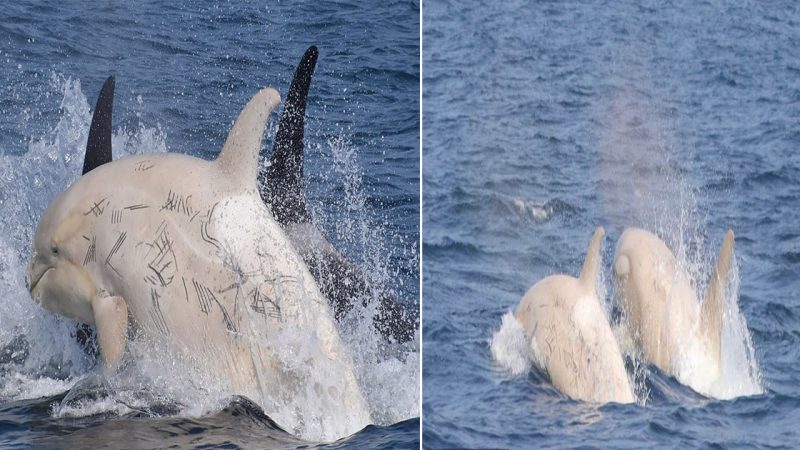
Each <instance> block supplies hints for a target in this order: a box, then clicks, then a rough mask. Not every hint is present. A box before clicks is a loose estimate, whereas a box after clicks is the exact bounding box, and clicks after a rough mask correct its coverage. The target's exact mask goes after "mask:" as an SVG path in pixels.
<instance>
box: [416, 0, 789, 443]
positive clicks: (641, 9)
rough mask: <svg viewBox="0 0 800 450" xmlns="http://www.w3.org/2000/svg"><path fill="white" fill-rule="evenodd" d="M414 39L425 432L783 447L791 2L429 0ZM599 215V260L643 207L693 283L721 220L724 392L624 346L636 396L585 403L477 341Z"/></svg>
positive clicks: (574, 268)
mask: <svg viewBox="0 0 800 450" xmlns="http://www.w3.org/2000/svg"><path fill="white" fill-rule="evenodd" d="M423 48H424V51H423V98H424V101H423V142H424V146H423V297H424V302H423V317H424V334H423V342H424V344H423V346H424V349H423V354H424V358H423V442H424V445H425V446H426V447H430V448H445V447H472V448H480V447H515V448H537V447H579V446H586V445H589V446H598V447H627V448H641V447H709V446H718V447H724V448H737V447H738V448H754V447H762V448H764V447H766V448H775V447H784V446H786V447H796V446H798V445H800V431H798V427H797V423H798V420H800V350H799V349H800V298H798V295H797V293H798V291H799V290H800V278H798V272H800V258H798V254H799V253H800V231H799V229H798V223H800V208H798V206H800V156H798V155H799V154H798V151H797V150H798V148H800V133H799V132H798V130H800V128H799V127H800V82H799V81H798V80H800V50H798V49H800V10H798V8H797V6H796V5H795V4H794V3H793V2H787V1H782V2H770V3H769V4H768V5H767V4H762V3H758V2H743V3H739V4H737V5H736V6H734V5H731V4H729V3H726V2H707V1H701V2H669V4H668V5H664V4H663V2H649V1H646V2H621V3H620V2H592V3H591V4H587V3H584V2H535V3H533V2H520V1H506V2H489V1H467V2H463V1H450V0H443V1H439V2H430V3H426V4H425V5H424V8H423ZM601 225H602V226H604V227H605V228H606V240H605V244H604V248H603V258H604V267H605V272H606V279H608V278H610V263H611V260H612V257H613V251H614V246H615V244H616V242H617V239H618V238H619V236H620V234H621V233H622V230H623V229H624V228H625V227H627V226H640V227H645V228H648V229H650V230H652V231H654V232H657V233H658V234H659V235H661V236H662V237H663V238H664V239H665V240H666V241H667V242H668V243H669V244H670V245H671V246H672V247H673V248H677V247H678V246H681V248H683V249H684V252H683V253H684V257H683V258H682V260H683V262H684V263H685V264H686V266H687V269H689V271H690V273H692V275H693V276H694V277H696V279H697V280H699V281H700V282H702V283H704V282H705V281H704V280H706V279H707V277H708V276H709V273H710V266H711V265H710V262H711V261H713V260H714V259H715V258H716V255H717V254H718V251H719V245H720V243H721V241H722V237H723V235H724V232H725V230H726V229H727V228H729V227H730V228H733V229H734V230H735V232H736V261H737V266H738V267H737V268H736V269H735V277H734V278H735V279H736V280H738V289H733V293H732V298H729V299H728V306H729V307H730V306H731V304H732V305H734V306H735V305H738V308H737V309H738V311H739V312H740V313H741V316H742V317H743V319H744V322H745V323H746V325H744V326H742V327H740V328H737V330H738V331H739V332H742V336H746V335H747V334H750V336H751V338H752V350H753V352H754V357H755V359H754V364H755V367H756V370H755V371H754V372H753V373H750V372H748V367H747V365H746V364H743V365H742V367H739V368H735V369H736V370H738V371H739V372H740V373H736V374H734V375H736V376H734V377H733V378H737V377H738V378H739V379H740V380H743V382H742V384H741V385H738V384H735V383H734V384H733V385H731V386H727V387H728V388H730V389H731V390H732V391H737V392H740V393H741V395H740V396H737V397H736V398H735V399H732V400H726V401H718V400H714V399H706V398H703V397H701V396H699V395H697V394H695V393H693V392H692V391H691V390H690V389H688V388H686V387H684V386H681V385H680V384H678V383H677V382H676V381H675V380H674V379H672V378H670V377H668V376H665V375H664V374H662V373H659V372H658V371H657V370H656V369H654V368H652V367H650V368H648V367H642V365H641V364H639V365H637V364H635V363H636V361H634V360H632V358H628V363H629V366H630V367H629V370H630V371H631V373H632V374H633V375H635V379H636V380H637V397H638V399H639V403H638V404H637V405H633V406H621V405H616V404H610V405H605V406H595V405H588V404H582V403H579V402H575V401H572V400H569V399H567V398H566V397H565V396H563V395H561V394H560V393H559V392H558V391H556V390H555V389H554V388H553V387H552V386H551V385H550V383H549V381H548V380H547V378H546V377H544V376H542V375H541V374H540V373H538V372H537V371H536V370H530V371H529V372H527V373H526V374H525V375H522V376H513V375H511V374H510V372H509V370H508V368H507V367H506V366H504V365H503V364H501V363H500V362H498V361H497V360H496V359H495V357H494V355H493V353H492V351H491V347H490V345H491V341H492V338H493V336H494V335H495V333H496V332H497V331H498V330H499V329H500V327H501V318H502V316H503V315H504V314H506V313H507V312H508V311H510V310H512V311H513V310H514V309H515V308H516V306H517V305H518V303H519V301H520V298H521V297H522V295H523V294H524V293H525V291H526V290H527V289H528V288H529V287H530V286H531V285H533V284H534V283H535V282H536V281H538V280H540V279H542V278H543V277H545V276H547V275H550V274H554V273H558V272H565V273H568V274H571V275H576V274H577V273H578V272H579V271H580V266H581V264H582V262H583V258H584V255H585V252H586V246H587V243H588V241H589V238H590V236H591V234H592V232H593V231H594V228H595V227H597V226H601ZM610 284H611V283H610V282H608V281H606V282H605V285H606V287H607V295H606V296H605V300H606V301H607V302H608V303H609V305H610V306H611V307H612V309H613V306H614V304H615V302H616V301H615V299H614V293H613V289H612V288H611V286H610ZM726 320H727V321H730V320H731V318H730V316H729V317H726ZM732 344H737V345H739V346H740V347H747V345H746V342H744V343H743V342H738V343H732V342H727V343H724V344H723V346H726V345H727V346H730V345H732ZM734 346H735V345H734ZM725 350H726V351H727V350H730V349H725ZM744 363H746V361H744ZM736 370H734V372H735V371H736ZM748 383H749V387H748ZM753 387H755V389H750V388H753ZM753 392H761V393H755V394H753Z"/></svg>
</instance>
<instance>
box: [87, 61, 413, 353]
mask: <svg viewBox="0 0 800 450" xmlns="http://www.w3.org/2000/svg"><path fill="white" fill-rule="evenodd" d="M317 56H318V50H317V48H316V47H315V46H311V47H309V48H308V50H306V52H305V54H304V55H303V58H302V59H301V61H300V63H299V64H298V66H297V70H296V71H295V74H294V78H293V79H292V83H291V85H290V87H289V92H288V94H287V96H286V104H285V106H284V109H283V114H282V116H281V120H280V123H279V125H278V131H277V134H276V137H275V143H274V145H273V151H272V155H271V157H270V163H269V165H268V167H267V169H266V174H265V175H266V176H265V177H264V178H265V179H264V182H263V183H262V185H261V198H262V199H263V200H264V202H265V203H267V204H268V205H269V206H270V210H271V211H272V213H273V214H274V216H275V218H276V219H277V220H278V222H279V223H280V224H281V225H282V226H283V228H284V230H285V231H286V232H287V234H288V235H289V238H290V239H291V240H292V242H293V243H294V245H295V248H296V249H298V251H300V254H301V256H302V257H303V260H304V261H305V262H306V263H307V264H308V267H309V269H310V270H311V273H312V275H313V276H314V279H315V280H316V281H317V284H318V285H319V287H320V289H321V290H322V293H323V294H324V295H325V297H326V298H327V299H328V301H329V302H330V304H331V306H332V307H333V309H334V316H335V317H336V319H337V320H340V319H341V318H342V317H343V316H344V315H345V314H346V313H347V312H348V311H350V310H351V309H352V307H353V305H354V302H356V301H361V302H362V303H363V304H366V302H368V301H369V300H370V299H373V298H377V299H379V301H380V303H379V305H378V311H377V314H376V315H375V317H373V319H372V320H373V325H374V326H375V328H376V329H377V330H378V331H379V332H380V334H381V335H382V336H383V337H384V338H386V339H387V340H389V341H395V342H406V341H409V340H411V339H413V338H414V335H415V332H416V329H417V320H416V317H415V315H414V314H412V313H410V312H409V311H407V310H406V308H405V306H404V305H403V304H402V303H400V302H399V301H398V300H397V299H396V298H395V297H394V296H393V295H391V294H390V293H389V292H387V291H386V290H384V289H382V288H380V286H379V285H378V284H377V283H376V282H375V281H374V280H370V279H369V277H368V276H367V275H366V274H365V273H364V272H363V271H361V270H360V269H359V268H358V266H356V265H355V264H354V263H352V262H351V261H349V260H348V259H347V258H346V257H344V256H343V255H342V254H341V253H340V252H339V251H338V250H337V249H336V248H335V247H334V246H333V245H332V244H331V243H330V242H329V241H328V240H327V239H326V238H325V236H324V234H323V233H322V231H321V230H320V229H319V227H317V226H316V225H315V224H314V223H313V222H312V220H311V214H310V212H309V211H308V208H307V206H306V198H305V181H304V176H303V161H304V141H303V140H304V129H305V110H306V103H307V100H308V92H309V88H310V85H311V77H312V75H313V73H314V68H315V67H316V61H317ZM113 92H114V78H113V77H109V79H108V80H106V83H105V84H104V85H103V88H102V90H101V92H100V95H99V96H98V99H97V106H96V108H95V113H94V116H93V118H92V127H91V129H90V133H89V141H88V144H87V147H86V156H85V159H84V171H83V173H84V174H85V173H87V172H88V171H90V170H92V169H94V168H95V167H98V166H100V165H102V164H104V163H107V162H110V161H111V158H112V156H111V109H112V103H113ZM88 333H90V331H88V328H87V327H85V326H84V327H82V332H81V333H80V335H81V336H86V335H87V334H88ZM81 339H82V340H85V337H82V338H81Z"/></svg>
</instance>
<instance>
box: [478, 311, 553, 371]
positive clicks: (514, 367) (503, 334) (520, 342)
mask: <svg viewBox="0 0 800 450" xmlns="http://www.w3.org/2000/svg"><path fill="white" fill-rule="evenodd" d="M502 320H503V322H502V324H501V325H500V329H499V330H497V331H496V332H495V333H494V335H493V336H492V341H491V344H490V346H491V349H492V356H494V359H495V361H497V363H498V364H500V366H501V367H503V368H504V369H506V370H507V371H508V372H509V373H511V375H513V376H520V375H525V374H527V373H528V371H529V370H530V368H531V353H532V350H531V349H530V348H529V346H528V338H527V336H526V335H525V329H524V328H523V327H522V324H521V323H519V321H518V320H517V318H516V317H515V316H514V313H513V312H511V311H508V312H506V313H505V314H503V319H502ZM534 342H535V341H532V343H534ZM537 365H538V366H539V367H542V366H543V365H542V364H541V363H540V364H537Z"/></svg>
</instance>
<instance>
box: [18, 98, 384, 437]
mask: <svg viewBox="0 0 800 450" xmlns="http://www.w3.org/2000/svg"><path fill="white" fill-rule="evenodd" d="M278 102H279V97H278V94H277V92H275V91H274V90H273V89H265V90H262V91H261V92H259V93H258V94H257V95H256V96H255V97H253V100H251V101H250V102H249V103H248V105H247V106H246V107H245V109H244V110H243V112H242V114H241V115H240V116H239V119H238V120H237V121H236V123H235V125H234V127H233V128H232V130H231V132H230V134H229V136H228V140H227V141H226V144H225V147H224V148H223V150H222V152H221V153H220V156H219V157H218V158H217V159H216V160H215V161H205V160H202V159H199V158H194V157H191V156H185V155H179V154H150V155H137V156H132V157H128V158H123V159H120V160H118V161H114V162H109V163H106V164H103V165H101V166H99V167H97V168H95V169H93V170H91V171H90V172H89V173H87V174H86V175H84V176H83V177H81V178H80V179H79V180H78V181H76V182H75V183H74V184H73V185H72V186H70V187H69V188H68V189H67V190H66V191H65V192H64V193H62V194H61V195H59V196H58V197H57V198H56V199H55V200H54V201H53V202H52V203H51V205H50V206H49V207H48V209H47V210H46V211H45V213H44V214H43V216H42V219H41V221H40V224H39V227H38V229H37V233H36V237H35V240H34V255H33V257H32V259H31V265H30V270H29V283H30V289H31V294H32V296H33V298H34V300H36V301H37V302H38V303H40V304H42V305H43V306H44V307H46V308H48V309H50V310H52V311H55V312H57V313H59V314H62V315H65V316H67V317H70V318H72V319H75V320H78V321H81V322H84V323H88V324H91V325H95V327H96V330H97V335H98V342H99V346H100V354H101V356H102V359H103V362H104V364H105V365H106V366H107V367H109V368H111V367H114V365H115V364H117V362H118V361H119V360H120V358H121V357H122V354H123V352H124V348H125V343H126V338H127V330H128V327H129V324H130V325H131V326H133V327H135V328H136V329H138V330H141V331H143V332H144V333H145V334H146V335H147V336H148V337H150V338H152V339H153V340H154V341H155V342H161V343H163V344H164V345H166V346H168V348H169V349H171V350H174V351H177V352H179V353H181V354H183V355H187V356H188V357H190V358H192V359H193V360H195V361H200V362H201V363H202V364H203V366H204V367H207V368H208V370H209V371H210V373H212V374H214V375H215V376H216V377H218V379H219V380H222V382H224V383H227V384H228V388H229V389H231V390H232V391H233V393H236V394H242V395H246V396H248V397H250V398H252V399H254V400H256V401H257V402H258V403H259V404H260V405H261V406H262V408H264V410H265V411H266V413H267V414H269V415H270V416H271V417H272V418H273V419H274V420H275V421H276V422H278V423H279V424H280V425H281V426H283V427H285V428H286V429H287V431H289V432H292V433H294V434H298V435H300V436H303V437H310V438H314V439H320V440H334V439H338V438H340V437H343V436H347V435H350V434H352V433H354V432H356V431H358V430H360V429H361V428H363V427H364V426H366V425H367V424H369V423H370V421H371V420H370V415H369V411H368V407H367V405H366V402H365V401H364V398H363V396H362V394H361V391H360V389H359V387H358V385H357V382H356V379H355V371H354V368H353V365H352V360H351V358H350V354H349V352H348V351H347V349H346V348H345V346H344V345H343V343H342V341H341V339H340V337H339V334H338V332H337V328H336V326H335V323H334V321H333V318H332V315H331V312H330V309H329V307H328V304H327V301H326V300H325V299H324V298H323V297H322V295H321V293H320V291H319V289H318V288H317V286H316V284H315V282H314V279H313V277H312V276H311V274H310V273H309V270H308V268H307V267H306V265H305V263H304V262H303V260H302V258H301V257H300V256H299V254H298V253H297V251H296V250H295V249H294V247H293V246H292V244H291V242H290V240H289V239H288V238H287V236H286V234H285V232H284V231H283V229H282V227H281V226H280V225H279V224H278V223H277V222H276V221H275V220H274V218H273V217H272V216H271V214H270V212H269V210H268V209H267V208H266V207H265V205H264V203H263V202H262V201H261V198H260V196H259V193H258V188H257V186H256V171H257V168H258V151H259V147H260V143H261V138H262V135H263V130H264V125H265V123H266V120H267V117H268V115H269V113H270V112H271V111H272V109H273V108H274V107H275V105H277V103H278ZM319 374H324V376H320V375H319ZM312 427H316V428H314V430H315V431H310V430H311V428H312Z"/></svg>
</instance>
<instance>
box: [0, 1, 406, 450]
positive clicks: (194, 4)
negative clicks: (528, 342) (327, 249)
mask: <svg viewBox="0 0 800 450" xmlns="http://www.w3.org/2000/svg"><path fill="white" fill-rule="evenodd" d="M419 17H420V16H419V2H418V1H390V2H383V3H380V4H374V3H370V2H360V1H319V2H288V3H287V2H263V1H237V2H227V1H189V2H159V1H136V2H111V1H101V2H90V1H66V2H65V1H52V0H41V1H20V2H11V3H6V4H4V5H3V8H2V11H1V12H0V79H2V80H3V83H2V84H0V213H2V216H0V217H2V218H1V219H0V446H2V447H4V448H7V447H11V448H13V447H27V446H30V445H34V446H44V447H73V448H74V447H95V446H100V445H102V446H108V447H111V448H114V447H117V448H119V447H127V448H133V447H140V448H152V447H169V446H173V447H180V448H186V447H197V446H226V447H228V448H231V447H279V448H295V447H305V448H307V447H309V446H310V447H314V446H315V445H318V444H317V443H314V442H307V441H302V440H299V439H297V438H296V437H293V436H291V435H289V434H288V433H286V432H284V431H283V430H281V429H280V428H279V427H278V426H277V425H276V424H275V423H273V422H272V421H271V419H270V418H269V417H268V416H267V415H266V414H265V412H264V411H263V410H261V408H260V407H259V406H257V405H255V404H254V403H252V402H250V401H249V400H247V399H245V398H240V397H232V398H231V400H230V401H229V402H228V403H226V404H214V403H213V402H210V403H209V404H203V402H202V400H203V399H202V396H201V398H199V400H198V402H199V403H200V404H199V406H195V407H194V409H192V405H184V404H180V402H176V401H175V400H174V399H172V398H170V396H169V392H167V393H166V394H165V393H164V392H160V391H159V389H158V388H157V387H154V392H142V393H140V392H136V393H131V394H130V395H127V394H124V393H122V394H115V393H113V392H112V391H113V389H108V386H104V385H103V384H102V383H99V384H98V383H88V384H87V382H86V379H87V377H89V378H91V377H93V376H94V375H95V374H96V373H97V372H98V371H99V368H98V367H97V366H96V361H95V360H94V359H93V358H91V357H89V356H87V355H85V354H84V353H83V352H82V350H81V349H80V348H79V346H78V345H77V343H76V342H75V340H74V337H72V336H71V335H70V333H73V334H74V324H73V323H70V322H69V321H67V320H65V319H61V318H59V317H57V316H55V315H54V314H52V313H49V312H46V311H44V310H43V309H42V308H40V307H39V306H37V305H35V304H34V303H33V302H32V301H31V299H30V295H29V294H28V293H27V290H26V289H25V286H24V273H25V264H26V261H27V259H28V257H29V254H30V242H31V236H32V233H33V231H34V230H35V227H36V223H37V221H38V217H39V215H40V214H41V213H42V211H43V210H44V208H45V207H46V206H47V204H48V203H49V202H50V201H51V200H52V198H53V197H54V196H55V195H56V194H58V193H59V192H61V191H63V190H64V189H65V188H66V187H67V186H68V185H69V184H70V183H71V182H72V181H74V180H75V179H76V178H77V177H78V176H79V174H80V168H81V165H82V161H83V149H84V147H85V145H86V138H87V134H88V128H89V120H90V118H91V110H92V109H93V108H94V102H95V99H96V96H97V94H98V92H99V90H100V86H101V85H102V83H103V81H104V80H105V79H106V77H108V76H109V75H111V74H113V75H115V76H116V94H115V103H114V121H113V128H114V137H113V142H114V153H115V158H118V157H121V156H124V155H128V154H134V153H145V152H150V151H170V152H181V153H188V154H191V155H194V156H198V157H201V158H205V159H211V158H213V157H215V156H216V154H217V153H218V152H219V149H220V148H221V147H222V144H223V142H224V140H225V138H226V137H227V133H228V130H229V129H230V126H231V124H232V123H233V120H234V119H235V117H236V115H237V114H238V113H239V111H240V110H241V108H242V107H243V106H244V105H245V103H246V102H247V101H248V100H249V99H250V97H251V96H252V95H253V94H254V93H255V92H257V90H258V89H260V88H262V87H264V86H273V87H275V88H276V89H278V91H279V92H280V93H281V95H282V96H284V97H285V95H286V92H287V90H288V87H289V83H290V81H291V78H292V76H293V74H294V70H295V67H296V66H297V63H298V62H299V60H300V57H301V56H302V55H303V52H304V51H305V50H306V49H307V48H308V47H309V46H310V45H316V46H317V47H318V48H319V60H318V62H317V68H316V72H315V74H314V77H313V81H312V84H311V90H310V95H309V104H308V109H307V122H306V148H307V150H306V165H305V174H306V188H307V198H308V202H309V206H310V208H311V210H312V213H313V215H314V219H315V222H316V223H318V224H319V226H320V228H321V229H322V230H324V232H325V234H326V236H327V237H328V238H329V240H331V241H332V242H333V244H334V245H335V246H336V247H337V248H338V249H340V251H342V253H344V254H345V255H346V256H347V257H348V258H350V259H351V260H352V261H354V262H355V263H356V264H358V265H359V266H360V267H362V268H363V269H364V270H365V271H366V272H367V273H368V274H369V275H370V277H371V278H372V279H375V280H378V281H379V282H380V283H381V284H382V285H383V286H384V287H385V288H387V289H388V290H390V291H392V292H393V293H394V294H395V295H396V297H397V298H398V299H399V300H400V301H401V302H402V303H404V304H405V305H406V307H407V308H408V309H409V310H410V311H415V310H418V308H419V306H418V305H419V301H418V298H419V262H418V260H419V258H418V253H419V238H420V237H419V76H420V65H419V20H420V19H419ZM280 112H281V107H279V108H278V110H277V111H276V112H275V113H273V115H272V117H271V120H270V124H269V127H268V130H267V133H266V137H265V140H264V144H263V145H264V148H266V149H269V148H271V146H272V138H273V136H274V133H275V130H276V126H277V118H278V117H279V115H280ZM176 176H180V174H176ZM357 325H358V324H356V325H353V324H345V325H343V330H342V333H343V335H345V341H346V342H348V343H350V344H351V345H353V348H351V351H352V352H353V353H354V354H355V355H356V356H357V359H358V365H359V367H358V368H357V372H358V377H359V381H361V382H362V389H363V391H364V394H365V397H366V398H367V401H368V403H370V410H371V412H372V417H373V420H374V421H375V423H376V425H374V426H369V427H367V428H365V429H364V430H362V431H360V432H359V433H357V434H355V435H353V436H350V437H346V438H344V439H343V440H341V441H338V442H336V443H334V444H332V446H333V447H335V448H417V447H418V446H419V418H418V416H419V407H420V406H419V360H420V356H419V345H420V343H419V338H417V340H416V342H411V343H409V344H407V345H404V346H390V347H387V346H385V345H383V344H381V343H380V342H379V338H378V337H377V336H376V335H375V334H374V333H372V332H371V331H365V330H366V329H369V330H371V329H370V328H369V327H360V328H359V326H357ZM165 375H166V378H164V379H160V380H161V381H163V382H164V383H165V384H169V383H170V380H169V378H170V377H169V376H168V375H169V374H165ZM320 376H324V374H320ZM171 388H172V389H173V390H174V389H179V388H180V386H171ZM126 395H127V396H126ZM126 399H127V400H126ZM187 408H188V409H190V410H192V411H193V412H192V413H191V414H187V413H185V411H186V410H187ZM198 411H199V413H198ZM320 445H321V444H320Z"/></svg>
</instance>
